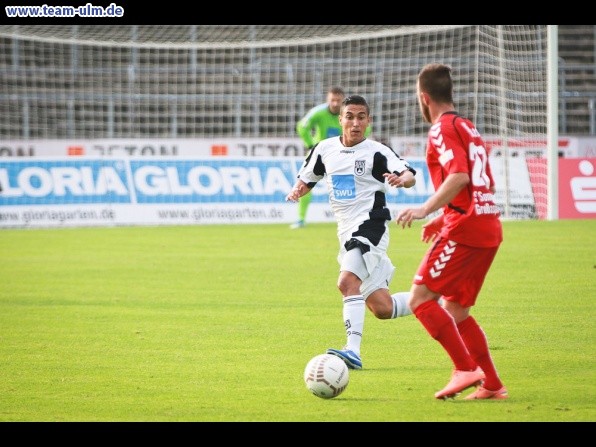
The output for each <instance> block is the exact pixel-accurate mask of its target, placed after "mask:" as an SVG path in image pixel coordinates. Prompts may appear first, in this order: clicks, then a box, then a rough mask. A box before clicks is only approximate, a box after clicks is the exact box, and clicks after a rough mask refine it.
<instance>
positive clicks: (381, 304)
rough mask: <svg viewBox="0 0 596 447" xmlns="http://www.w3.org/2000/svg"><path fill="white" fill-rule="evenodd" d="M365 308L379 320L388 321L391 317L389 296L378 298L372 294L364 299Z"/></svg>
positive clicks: (391, 309) (391, 307) (391, 310)
mask: <svg viewBox="0 0 596 447" xmlns="http://www.w3.org/2000/svg"><path fill="white" fill-rule="evenodd" d="M366 306H367V307H368V309H369V310H370V311H371V313H372V314H373V315H374V316H375V317H376V318H378V319H379V320H388V319H390V318H391V317H392V315H393V303H392V301H391V297H390V296H389V295H387V296H378V295H375V294H372V295H370V296H369V297H368V298H367V299H366Z"/></svg>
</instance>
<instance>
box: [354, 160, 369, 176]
mask: <svg viewBox="0 0 596 447" xmlns="http://www.w3.org/2000/svg"><path fill="white" fill-rule="evenodd" d="M365 165H366V161H365V160H356V161H355V162H354V174H356V175H364V168H365Z"/></svg>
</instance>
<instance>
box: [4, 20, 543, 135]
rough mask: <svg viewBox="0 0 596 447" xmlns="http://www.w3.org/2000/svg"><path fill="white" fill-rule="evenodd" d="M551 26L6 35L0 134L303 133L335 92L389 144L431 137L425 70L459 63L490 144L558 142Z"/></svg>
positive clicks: (64, 30) (463, 101) (16, 28)
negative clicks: (352, 102)
mask: <svg viewBox="0 0 596 447" xmlns="http://www.w3.org/2000/svg"><path fill="white" fill-rule="evenodd" d="M546 37H547V36H546V26H543V25H500V26H487V25H445V26H437V25H432V26H431V25H428V26H424V25H418V26H402V25H350V26H345V25H329V26H326V25H194V26H191V25H188V26H182V25H180V26H163V25H146V26H143V25H124V26H103V25H87V26H77V25H50V26H48V25H43V26H40V25H29V26H27V25H10V26H0V70H1V74H2V80H1V81H0V98H1V99H2V100H1V101H0V113H2V116H3V119H2V121H1V122H0V138H5V139H37V138H44V139H61V138H209V137H294V136H295V123H296V121H297V120H298V119H300V118H301V117H302V116H303V114H304V113H305V112H306V111H307V110H308V109H309V108H311V107H312V106H314V105H316V104H318V103H321V102H324V100H325V92H326V90H327V88H328V87H330V86H332V85H339V86H341V87H343V88H344V89H345V90H346V92H347V93H348V94H360V95H363V96H365V97H366V98H367V100H368V101H369V103H370V105H371V108H372V116H373V124H372V126H373V135H374V136H375V137H376V138H378V139H389V138H391V137H394V136H420V135H424V134H425V133H426V131H427V126H426V124H425V123H423V122H422V120H421V119H420V118H419V111H418V105H417V102H416V97H415V82H416V75H417V73H418V71H419V70H420V68H421V67H422V66H423V65H424V64H425V63H428V62H443V63H447V64H449V65H451V66H452V67H453V74H454V77H455V79H456V91H455V98H456V101H457V103H456V106H457V109H458V111H459V112H460V113H461V114H463V115H466V116H469V117H470V118H472V119H473V120H474V121H475V123H476V124H477V126H478V128H479V129H480V130H481V132H482V133H483V134H485V135H500V136H505V137H507V138H510V137H528V136H530V137H531V136H538V135H541V136H544V134H545V133H546V61H547V54H546Z"/></svg>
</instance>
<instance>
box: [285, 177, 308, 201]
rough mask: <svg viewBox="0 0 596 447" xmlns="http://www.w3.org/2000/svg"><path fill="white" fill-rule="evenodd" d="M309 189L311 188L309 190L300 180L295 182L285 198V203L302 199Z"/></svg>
mask: <svg viewBox="0 0 596 447" xmlns="http://www.w3.org/2000/svg"><path fill="white" fill-rule="evenodd" d="M310 189H311V188H309V187H308V185H307V184H306V183H304V182H303V181H302V180H300V179H298V180H296V183H295V184H294V187H293V188H292V190H291V191H290V192H289V193H288V195H287V196H286V202H297V201H298V199H300V197H302V196H303V195H304V194H306V193H307V192H308V191H310Z"/></svg>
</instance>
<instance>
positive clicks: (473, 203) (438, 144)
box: [426, 112, 503, 247]
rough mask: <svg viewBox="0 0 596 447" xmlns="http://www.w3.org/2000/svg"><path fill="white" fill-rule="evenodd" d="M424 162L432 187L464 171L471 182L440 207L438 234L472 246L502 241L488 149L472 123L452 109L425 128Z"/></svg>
mask: <svg viewBox="0 0 596 447" xmlns="http://www.w3.org/2000/svg"><path fill="white" fill-rule="evenodd" d="M426 163H427V164H428V170H429V173H430V176H431V180H432V182H433V185H434V187H435V190H437V189H438V188H439V186H441V184H442V183H443V181H444V180H445V178H446V177H447V176H448V175H449V174H452V173H462V172H465V173H466V174H468V176H469V177H470V182H469V183H468V185H467V187H466V188H463V189H462V190H461V191H460V192H459V194H458V195H457V196H456V197H455V198H454V199H453V200H452V201H451V203H449V204H448V205H447V206H445V207H444V208H443V214H444V217H443V219H444V224H443V228H442V229H441V233H440V236H441V237H444V238H447V239H450V240H452V241H455V242H458V243H460V244H464V245H469V246H472V247H495V246H498V245H499V244H500V243H501V241H502V240H503V229H502V226H501V220H500V218H499V216H500V211H499V208H498V207H497V205H495V200H494V199H495V198H494V194H493V193H492V192H491V191H490V187H491V186H493V185H494V180H493V176H492V172H491V169H490V164H489V161H488V152H487V150H486V147H485V144H484V141H483V140H482V137H481V136H480V133H479V132H478V131H477V130H476V127H474V125H473V124H472V122H471V121H470V120H468V119H466V118H463V117H461V116H459V115H457V113H455V112H447V113H444V114H443V115H441V118H439V121H438V122H437V123H436V124H433V125H432V126H431V128H430V129H429V131H428V146H427V149H426Z"/></svg>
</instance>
